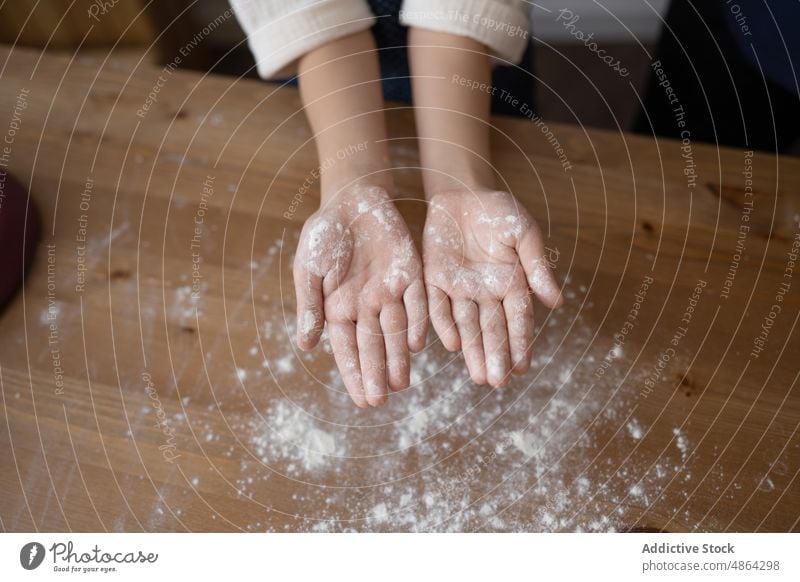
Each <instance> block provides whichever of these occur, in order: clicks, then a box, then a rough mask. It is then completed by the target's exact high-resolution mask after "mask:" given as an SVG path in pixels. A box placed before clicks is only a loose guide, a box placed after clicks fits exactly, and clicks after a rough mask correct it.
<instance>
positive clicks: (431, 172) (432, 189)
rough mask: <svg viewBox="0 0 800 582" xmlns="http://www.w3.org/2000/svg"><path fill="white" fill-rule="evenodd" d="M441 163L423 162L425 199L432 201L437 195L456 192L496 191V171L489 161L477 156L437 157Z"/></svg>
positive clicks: (444, 155)
mask: <svg viewBox="0 0 800 582" xmlns="http://www.w3.org/2000/svg"><path fill="white" fill-rule="evenodd" d="M435 159H436V160H438V162H439V163H436V164H426V163H424V162H423V183H424V187H425V198H426V199H428V200H431V199H432V198H433V197H434V196H436V195H437V194H444V193H450V192H454V191H460V192H469V191H486V190H495V189H496V181H495V176H494V170H493V169H492V167H491V164H490V163H489V162H488V161H485V160H480V159H476V158H475V156H472V155H470V156H469V157H463V156H462V157H461V159H459V157H458V156H455V155H446V154H441V155H438V156H435Z"/></svg>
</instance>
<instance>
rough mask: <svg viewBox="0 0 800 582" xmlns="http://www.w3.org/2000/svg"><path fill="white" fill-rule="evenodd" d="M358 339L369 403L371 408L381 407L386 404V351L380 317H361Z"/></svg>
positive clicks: (362, 373) (365, 390)
mask: <svg viewBox="0 0 800 582" xmlns="http://www.w3.org/2000/svg"><path fill="white" fill-rule="evenodd" d="M356 338H357V340H358V356H359V359H360V360H361V376H362V377H363V378H364V394H365V395H366V397H367V403H368V404H369V405H370V406H380V405H381V404H383V403H384V402H386V351H385V350H384V348H383V333H382V332H381V324H380V322H379V321H378V317H377V316H375V315H366V316H364V317H359V318H358V324H357V325H356Z"/></svg>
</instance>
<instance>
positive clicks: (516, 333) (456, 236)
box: [423, 190, 561, 387]
mask: <svg viewBox="0 0 800 582" xmlns="http://www.w3.org/2000/svg"><path fill="white" fill-rule="evenodd" d="M423 269H424V274H425V284H426V287H427V291H428V304H429V309H430V313H431V322H432V323H433V327H434V329H435V330H436V333H437V334H438V335H439V338H440V339H441V340H442V343H443V344H444V346H445V347H446V348H447V349H449V350H451V351H454V350H457V349H459V347H461V348H462V349H463V351H464V358H465V360H466V363H467V367H468V368H469V371H470V375H471V377H472V380H473V381H474V382H476V383H478V384H485V383H487V382H488V383H489V384H491V385H492V386H495V387H497V386H502V385H503V384H505V383H506V382H507V381H508V376H509V373H512V372H513V373H514V374H524V373H525V372H526V371H527V370H528V368H529V367H530V361H531V348H532V342H533V329H534V327H533V302H532V298H531V292H533V294H535V295H536V296H537V297H539V299H540V300H541V301H542V302H543V303H544V304H545V305H547V306H548V307H551V308H555V307H557V306H558V305H560V304H561V291H560V289H559V287H558V284H557V283H556V281H555V278H554V277H553V274H552V272H551V271H550V269H549V267H548V264H547V260H546V258H545V255H544V244H543V242H542V237H541V234H540V231H539V228H538V226H537V225H536V222H535V221H534V220H533V218H531V216H530V215H529V214H528V212H527V211H526V210H525V209H524V208H523V207H522V205H521V204H520V203H519V202H518V201H517V199H516V198H515V197H514V196H513V195H512V194H509V193H507V192H496V191H489V190H486V191H477V192H476V191H452V192H446V193H441V194H437V195H435V196H434V197H433V198H432V199H431V204H430V209H429V212H428V217H427V220H426V223H425V233H424V236H423Z"/></svg>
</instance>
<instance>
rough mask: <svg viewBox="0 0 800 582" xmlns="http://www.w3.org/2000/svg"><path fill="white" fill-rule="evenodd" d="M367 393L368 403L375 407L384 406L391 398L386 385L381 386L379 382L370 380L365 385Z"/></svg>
mask: <svg viewBox="0 0 800 582" xmlns="http://www.w3.org/2000/svg"><path fill="white" fill-rule="evenodd" d="M365 393H366V396H367V404H368V405H369V406H372V407H373V408H378V407H380V406H383V405H384V404H386V401H387V400H388V398H389V397H388V394H387V393H386V387H385V386H381V385H380V384H378V383H377V382H368V383H367V385H366V386H365Z"/></svg>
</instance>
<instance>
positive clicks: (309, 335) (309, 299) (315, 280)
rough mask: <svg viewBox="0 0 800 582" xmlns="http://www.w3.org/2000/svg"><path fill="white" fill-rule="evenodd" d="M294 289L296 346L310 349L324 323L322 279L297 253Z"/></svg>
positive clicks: (314, 344)
mask: <svg viewBox="0 0 800 582" xmlns="http://www.w3.org/2000/svg"><path fill="white" fill-rule="evenodd" d="M293 271H294V289H295V293H296V294H297V347H299V348H300V349H301V350H310V349H312V348H313V347H314V346H316V345H317V343H318V342H319V336H320V335H321V334H322V328H323V327H324V325H325V310H324V308H323V297H322V280H323V277H321V276H320V275H319V274H317V273H314V272H312V271H311V270H310V269H309V268H308V265H307V264H306V263H305V261H303V260H302V259H301V258H300V255H298V256H297V257H296V258H295V261H294V269H293Z"/></svg>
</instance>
